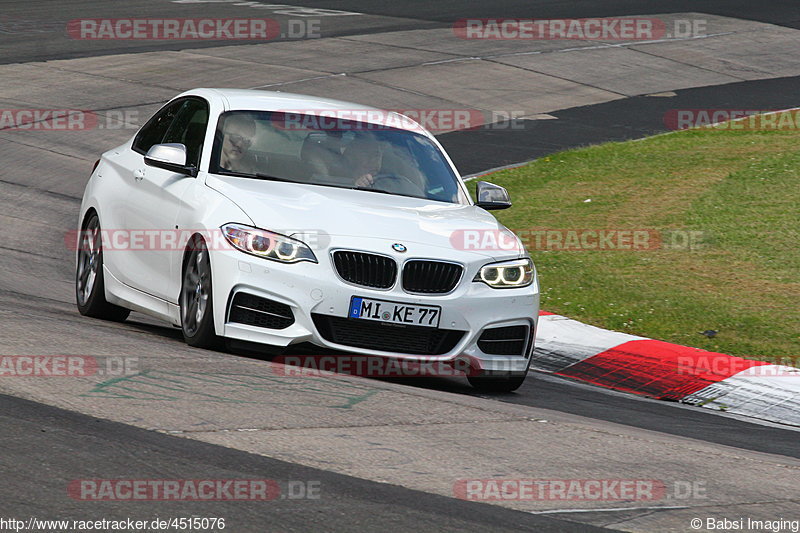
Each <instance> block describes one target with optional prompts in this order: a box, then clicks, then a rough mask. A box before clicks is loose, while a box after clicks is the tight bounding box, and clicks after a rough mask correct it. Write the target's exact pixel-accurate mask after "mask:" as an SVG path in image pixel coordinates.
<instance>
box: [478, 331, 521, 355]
mask: <svg viewBox="0 0 800 533" xmlns="http://www.w3.org/2000/svg"><path fill="white" fill-rule="evenodd" d="M527 339H528V326H506V327H502V328H490V329H486V330H484V331H483V334H481V338H480V339H478V348H480V349H481V351H482V352H483V353H487V354H491V355H525V354H524V352H523V350H525V341H526V340H527Z"/></svg>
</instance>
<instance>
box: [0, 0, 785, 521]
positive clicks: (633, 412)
mask: <svg viewBox="0 0 800 533" xmlns="http://www.w3.org/2000/svg"><path fill="white" fill-rule="evenodd" d="M409 4H413V5H411V6H409ZM292 5H303V6H312V7H324V8H328V9H338V10H350V11H357V12H360V13H366V14H368V16H365V17H362V18H361V20H360V21H353V20H350V18H349V17H329V18H326V19H325V24H324V26H323V35H326V36H332V35H347V34H355V33H365V32H369V31H373V32H381V31H394V30H398V29H408V28H420V27H436V26H444V25H448V24H450V23H451V22H452V21H453V20H455V19H458V18H465V17H482V16H498V14H501V15H502V16H507V17H537V18H556V17H564V18H567V17H591V16H613V15H622V14H625V15H635V14H638V13H642V14H645V13H648V14H649V13H669V12H688V11H694V12H705V13H714V14H719V15H725V16H731V17H740V18H745V19H751V20H758V21H764V22H770V23H773V24H779V25H785V26H788V27H794V28H798V27H800V6H798V3H797V2H796V1H795V0H783V1H772V2H752V0H736V1H731V0H716V1H697V0H694V1H692V0H683V1H672V2H652V1H646V0H628V1H605V2H597V1H561V2H531V1H529V0H527V1H505V2H492V3H486V2H482V1H468V2H456V1H449V2H436V3H433V2H413V3H407V4H404V3H400V2H376V1H374V0H371V1H339V2H307V1H298V2H292ZM129 13H137V14H146V15H147V16H149V17H158V16H163V17H167V16H173V17H177V16H182V17H192V16H207V17H211V16H225V15H229V13H230V12H229V10H228V8H227V6H225V5H224V4H213V3H212V4H205V5H180V6H176V5H175V4H173V3H171V2H167V1H156V0H148V1H142V0H140V1H133V2H125V3H117V2H90V1H76V2H70V3H69V4H67V5H64V4H61V3H55V2H47V1H38V2H37V1H29V2H4V6H3V12H2V13H1V14H0V17H9V18H15V19H26V20H34V21H39V22H50V23H63V22H64V21H67V20H71V19H74V18H78V17H89V16H91V17H113V16H115V15H116V16H124V15H127V14H129ZM369 15H375V17H374V18H373V17H370V16H369ZM276 17H277V18H280V16H277V15H276ZM386 17H393V19H387V18H386ZM2 20H3V19H2V18H0V21H2ZM0 27H2V26H0ZM214 44H216V43H188V44H187V43H177V44H176V43H150V44H146V45H142V44H141V43H136V42H128V43H126V42H122V43H121V42H112V43H108V42H86V41H75V40H71V39H69V38H68V37H66V36H65V35H64V34H63V31H61V32H59V31H42V32H40V33H30V32H22V33H9V32H5V33H0V62H1V63H13V62H24V61H34V60H45V59H62V58H71V57H81V56H89V55H105V54H109V53H120V52H143V51H152V50H172V49H180V48H188V47H193V46H212V45H214ZM797 88H798V79H797V78H783V79H775V80H762V81H749V82H742V83H736V84H730V85H725V86H719V87H711V88H698V89H686V90H681V91H676V96H675V97H673V98H671V99H669V100H670V101H669V102H667V101H666V99H660V98H651V97H644V96H642V97H634V98H627V99H623V100H618V101H613V102H609V103H606V104H599V105H594V106H586V107H581V108H573V109H568V110H564V111H560V112H556V113H554V115H556V116H557V117H558V118H559V119H560V120H558V121H541V122H538V123H536V124H534V125H532V126H530V127H528V128H526V129H525V130H522V131H513V132H504V131H487V130H476V131H468V132H457V133H451V134H446V135H443V136H441V137H440V138H441V140H442V142H443V144H444V145H445V147H446V148H447V149H448V151H449V153H450V154H451V155H452V156H453V157H454V159H455V160H456V163H457V165H458V166H459V168H460V169H461V171H462V173H465V174H467V173H474V172H480V171H483V170H487V169H490V168H493V167H497V166H500V165H505V164H509V163H515V162H519V161H525V160H529V159H532V158H535V157H539V156H541V155H544V154H547V153H552V152H553V151H557V150H561V149H565V148H570V147H574V146H579V145H584V144H590V143H595V142H601V141H607V140H624V139H630V138H636V137H641V136H644V135H647V134H650V133H655V132H659V131H663V130H664V125H663V123H660V117H661V116H663V112H662V111H666V110H668V109H673V108H675V107H685V108H706V107H724V108H737V109H738V108H741V109H754V108H755V109H771V108H785V107H792V106H796V105H797V100H798V96H800V95H798V89H797ZM676 103H677V105H676ZM501 149H502V152H501ZM2 260H3V259H2V258H0V261H2ZM153 331H154V333H153V334H154V335H156V336H158V335H162V336H164V337H165V338H171V337H174V335H173V333H172V332H171V330H170V329H169V328H163V329H160V331H159V328H154V330H153ZM231 357H234V356H233V355H232V356H231ZM532 377H533V378H534V379H532V380H529V381H528V382H527V383H526V384H525V385H524V386H523V387H522V388H521V389H520V390H519V391H518V392H517V393H515V394H509V395H499V396H494V397H493V398H494V399H495V400H497V401H503V402H511V403H516V404H522V405H530V406H536V407H544V408H547V409H552V410H556V411H562V412H567V413H571V414H577V415H581V416H585V417H589V418H595V419H598V420H605V421H610V422H616V423H620V424H625V425H629V426H632V427H636V428H642V429H649V430H653V431H659V432H663V433H669V434H672V435H680V436H688V437H692V438H694V439H699V440H705V441H708V442H714V443H718V444H724V445H727V446H733V447H738V448H743V449H748V450H755V451H761V452H766V453H773V454H780V455H786V456H790V457H800V449H798V446H797V432H796V431H793V430H789V429H784V428H780V427H777V426H774V425H762V424H758V423H754V422H750V421H743V420H739V419H736V418H732V417H726V416H718V415H715V414H712V413H707V412H703V411H699V410H697V409H692V408H687V407H682V406H677V405H671V404H665V403H663V402H655V401H650V400H647V399H641V398H636V397H633V396H630V395H622V394H617V393H613V392H609V391H603V390H600V389H596V388H593V387H589V386H585V385H579V384H575V383H572V382H569V381H567V380H561V379H555V378H546V377H542V376H532ZM537 377H538V378H539V379H536V378H537ZM411 386H415V387H421V388H433V389H437V390H443V391H449V392H452V393H457V394H469V395H473V394H474V393H473V392H472V391H471V390H470V389H469V388H468V387H467V386H466V385H465V383H462V382H460V381H455V380H450V381H448V380H437V381H430V382H416V383H414V384H413V385H411ZM0 426H2V428H3V431H2V435H3V436H2V437H0V440H1V441H2V443H3V444H2V449H3V454H2V455H3V457H2V458H0V463H1V464H2V465H3V480H4V483H3V484H2V487H0V498H2V501H3V509H2V510H3V512H4V514H7V515H9V514H10V515H21V516H29V515H32V516H33V515H36V516H39V517H41V518H45V517H47V516H53V517H59V518H64V517H68V516H73V515H74V516H75V518H87V517H86V515H85V514H81V512H82V511H83V510H84V509H85V507H81V506H79V505H78V502H71V501H69V500H65V499H64V498H63V487H64V481H65V480H70V479H75V478H77V477H79V475H85V472H86V465H87V464H91V465H95V466H96V467H97V471H98V474H97V475H98V476H101V475H103V476H106V477H114V476H113V474H114V473H115V472H120V473H121V474H125V475H127V474H129V472H130V467H131V465H135V468H136V470H137V473H138V474H139V475H140V477H142V478H146V477H174V478H198V477H217V478H223V477H225V476H229V477H242V476H248V477H259V476H260V477H269V478H275V479H292V478H293V477H300V478H302V479H320V480H322V482H323V484H324V485H325V486H326V487H327V490H326V500H325V507H324V508H320V507H319V506H313V508H310V507H311V506H308V507H305V508H304V507H303V506H304V505H307V504H308V502H304V501H298V502H289V501H286V502H280V504H279V506H273V507H271V508H270V510H269V520H270V521H273V522H272V524H275V525H276V526H278V527H280V529H282V530H309V529H312V528H314V526H317V527H316V528H324V529H328V530H341V531H345V530H351V531H352V530H359V529H366V528H369V529H377V528H389V527H391V528H397V529H401V530H420V529H423V528H425V529H430V528H433V529H436V530H453V531H455V530H478V529H481V530H488V531H494V530H497V531H502V530H515V529H523V528H525V529H531V528H535V529H536V530H542V531H547V530H553V531H567V530H570V529H569V528H574V529H573V530H576V531H577V530H590V529H589V526H584V525H577V526H576V525H574V524H571V523H569V522H564V521H556V520H550V519H547V518H544V517H539V516H533V515H529V514H523V513H519V512H516V511H511V510H507V509H503V508H498V507H494V506H488V505H481V504H475V503H468V502H462V501H458V500H454V499H449V498H444V497H440V496H434V495H431V494H427V493H419V492H415V491H412V490H409V489H404V488H401V487H395V486H391V485H385V484H377V483H372V482H367V481H364V480H360V479H356V478H351V477H347V476H342V475H338V474H332V473H329V472H325V471H321V470H318V471H310V469H308V468H306V467H300V466H297V465H292V464H290V463H284V462H281V461H277V460H272V459H268V458H264V457H260V456H256V455H252V454H247V453H244V452H239V451H235V450H230V449H227V448H223V447H219V446H213V445H208V444H203V443H199V442H193V441H192V442H189V441H186V440H184V439H177V438H173V437H168V436H165V435H161V434H157V433H153V432H147V431H144V430H139V429H135V428H132V427H130V426H126V425H123V424H116V423H112V422H106V421H102V420H98V419H92V418H91V417H87V416H84V415H79V414H76V413H71V412H67V411H61V410H59V409H56V408H53V407H47V406H43V405H39V404H35V403H33V402H27V401H24V400H20V399H16V398H11V397H8V396H3V397H1V399H0ZM31 442H36V446H35V447H32V446H31V445H30V443H31ZM32 450H33V451H32ZM31 465H44V468H46V469H47V471H48V472H50V473H51V475H50V476H48V478H47V479H48V482H47V483H49V484H50V485H48V486H43V481H42V477H43V476H31V474H30V472H31V470H30V468H31ZM166 473H168V474H169V475H167V474H166ZM212 474H213V476H212ZM220 505H221V507H220V509H215V510H219V512H220V514H222V513H224V514H225V515H228V516H232V517H233V516H235V518H234V519H232V520H237V521H239V525H240V526H241V529H239V528H237V529H236V530H237V531H238V530H252V531H258V530H260V528H262V527H263V524H264V520H265V515H266V514H265V512H264V511H263V510H258V509H256V510H253V508H250V507H248V508H245V506H241V507H237V506H236V504H220ZM227 506H231V507H227ZM97 509H98V515H102V516H103V517H105V518H112V517H117V516H118V517H123V516H129V515H132V514H135V513H134V512H133V511H136V510H137V509H134V508H131V507H130V506H129V505H126V506H121V505H115V504H113V503H103V504H98V507H97ZM145 510H146V512H147V513H151V514H153V513H155V514H158V515H159V516H162V517H163V516H165V515H166V514H168V513H169V514H173V515H176V514H178V511H180V512H182V513H184V514H194V515H203V514H205V515H206V516H207V515H208V511H209V509H208V507H203V508H202V509H201V510H200V509H194V508H192V507H191V504H181V506H176V505H175V504H172V505H170V504H163V506H161V504H159V505H158V506H157V507H155V508H154V507H153V506H152V505H148V507H147V508H146V509H144V508H143V509H142V512H145ZM548 528H550V529H548Z"/></svg>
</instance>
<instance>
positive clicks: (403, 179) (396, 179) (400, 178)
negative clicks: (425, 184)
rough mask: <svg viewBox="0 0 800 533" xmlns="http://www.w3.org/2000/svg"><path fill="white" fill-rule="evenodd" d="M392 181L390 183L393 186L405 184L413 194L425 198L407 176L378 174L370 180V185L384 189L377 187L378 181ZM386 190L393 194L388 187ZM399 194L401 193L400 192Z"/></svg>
mask: <svg viewBox="0 0 800 533" xmlns="http://www.w3.org/2000/svg"><path fill="white" fill-rule="evenodd" d="M386 180H392V181H391V182H390V183H392V184H393V185H398V184H399V183H402V182H405V183H407V184H408V185H410V186H411V187H412V189H413V190H414V192H416V193H419V194H420V195H422V196H425V190H424V189H423V188H422V187H421V186H420V185H419V184H418V183H415V182H413V181H411V179H410V178H408V177H407V176H401V175H400V174H392V173H390V172H384V173H383V174H378V175H377V176H375V177H374V178H372V185H374V186H375V187H376V188H378V189H384V188H385V187H380V186H378V182H379V181H386ZM394 188H395V189H396V187H394ZM387 190H389V191H392V192H395V191H394V190H393V189H392V186H390V187H389V188H388V189H387ZM400 192H403V191H402V190H401V191H400Z"/></svg>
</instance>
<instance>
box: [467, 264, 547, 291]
mask: <svg viewBox="0 0 800 533" xmlns="http://www.w3.org/2000/svg"><path fill="white" fill-rule="evenodd" d="M535 275H536V274H535V270H534V269H533V261H531V260H530V258H525V259H515V260H514V261H504V262H502V263H492V264H490V265H486V266H484V267H482V268H481V269H480V270H479V271H478V273H477V274H476V275H475V278H474V279H473V280H472V281H477V282H482V283H485V284H487V285H488V286H490V287H492V288H495V289H511V288H515V287H527V286H528V285H530V284H531V283H533V278H534V276H535Z"/></svg>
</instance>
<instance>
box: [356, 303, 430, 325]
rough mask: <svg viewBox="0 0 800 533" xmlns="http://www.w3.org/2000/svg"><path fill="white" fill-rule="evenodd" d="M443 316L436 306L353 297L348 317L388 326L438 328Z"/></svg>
mask: <svg viewBox="0 0 800 533" xmlns="http://www.w3.org/2000/svg"><path fill="white" fill-rule="evenodd" d="M441 314H442V308H441V307H439V306H436V305H412V304H403V303H399V302H389V301H386V300H374V299H372V298H361V297H359V296H353V297H352V299H351V300H350V313H349V314H348V315H347V316H348V317H350V318H360V319H362V320H375V321H376V322H386V323H387V324H405V325H408V326H424V327H426V328H438V327H439V318H440V315H441Z"/></svg>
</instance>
